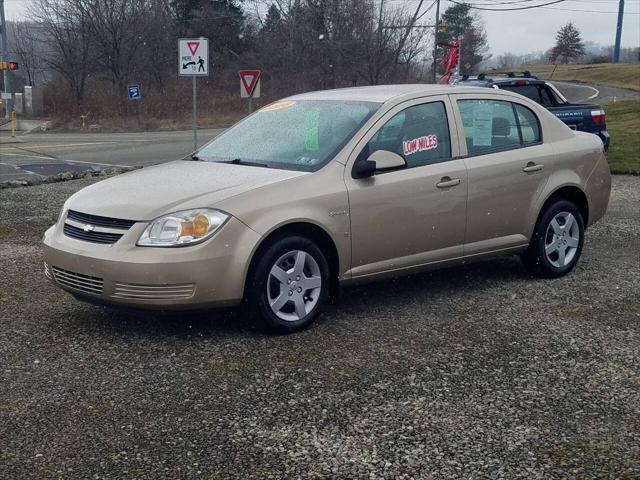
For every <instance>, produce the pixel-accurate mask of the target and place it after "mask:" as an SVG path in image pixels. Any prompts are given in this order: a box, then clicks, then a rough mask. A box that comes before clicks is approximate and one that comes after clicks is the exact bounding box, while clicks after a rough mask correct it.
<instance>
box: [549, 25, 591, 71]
mask: <svg viewBox="0 0 640 480" xmlns="http://www.w3.org/2000/svg"><path fill="white" fill-rule="evenodd" d="M582 55H584V43H583V41H582V38H581V36H580V30H578V29H577V28H576V27H575V25H574V24H573V23H572V22H569V23H567V24H566V25H565V26H564V27H562V28H561V29H560V30H558V33H557V34H556V46H555V47H553V50H552V51H551V61H552V62H555V61H556V60H557V59H558V58H560V60H561V62H562V63H569V60H575V59H576V58H578V57H581V56H582Z"/></svg>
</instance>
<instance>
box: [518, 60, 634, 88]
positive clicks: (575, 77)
mask: <svg viewBox="0 0 640 480" xmlns="http://www.w3.org/2000/svg"><path fill="white" fill-rule="evenodd" d="M554 66H555V65H523V66H521V67H518V68H514V69H511V70H515V71H524V70H529V71H530V72H531V73H533V74H536V75H538V76H539V77H540V78H542V79H548V78H549V75H551V72H553V68H554ZM552 79H555V80H568V81H573V82H583V83H589V84H593V85H604V86H609V87H619V88H627V89H630V90H635V91H640V64H638V63H598V64H594V65H558V68H556V70H555V72H554V73H553V77H552Z"/></svg>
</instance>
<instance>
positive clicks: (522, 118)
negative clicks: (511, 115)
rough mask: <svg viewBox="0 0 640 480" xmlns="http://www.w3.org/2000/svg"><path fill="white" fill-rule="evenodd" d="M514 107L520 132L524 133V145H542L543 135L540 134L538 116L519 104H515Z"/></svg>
mask: <svg viewBox="0 0 640 480" xmlns="http://www.w3.org/2000/svg"><path fill="white" fill-rule="evenodd" d="M514 106H515V109H516V113H517V114H518V123H519V125H520V131H521V132H522V143H523V144H524V145H525V146H526V145H532V144H535V143H540V142H541V141H542V135H541V134H540V122H539V121H538V117H536V114H535V113H533V112H532V111H531V110H529V109H528V108H527V107H524V106H522V105H518V104H517V103H514Z"/></svg>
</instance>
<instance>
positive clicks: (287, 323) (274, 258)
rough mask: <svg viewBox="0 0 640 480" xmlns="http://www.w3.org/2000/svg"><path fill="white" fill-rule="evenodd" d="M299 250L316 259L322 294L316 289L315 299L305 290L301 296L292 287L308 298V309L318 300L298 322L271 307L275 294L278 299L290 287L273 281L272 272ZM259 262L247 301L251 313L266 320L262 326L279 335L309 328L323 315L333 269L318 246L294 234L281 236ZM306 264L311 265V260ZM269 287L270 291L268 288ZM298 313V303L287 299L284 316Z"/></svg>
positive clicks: (293, 277)
mask: <svg viewBox="0 0 640 480" xmlns="http://www.w3.org/2000/svg"><path fill="white" fill-rule="evenodd" d="M296 251H301V252H304V253H305V254H306V255H309V256H310V257H311V258H312V259H313V261H314V262H315V265H313V266H314V267H317V269H318V270H319V272H316V275H315V276H316V277H317V276H318V275H317V273H319V276H320V279H321V286H320V287H319V293H318V291H316V290H314V291H316V294H315V297H317V298H312V297H311V294H312V293H313V291H311V290H308V291H303V292H302V293H297V291H295V290H297V289H296V288H295V283H294V284H293V286H292V287H293V289H294V293H295V295H298V296H303V298H304V299H305V300H304V301H305V306H308V303H312V302H313V301H314V300H315V305H313V306H312V307H309V308H311V309H310V311H309V312H307V313H306V314H305V315H304V316H303V317H302V318H298V319H296V320H293V319H283V318H281V317H280V316H278V315H277V314H276V313H274V311H273V310H272V308H271V306H270V301H269V295H270V294H272V295H273V296H274V297H275V296H278V295H277V290H278V289H282V288H283V287H284V288H289V286H285V284H281V283H279V282H277V281H275V279H274V278H270V272H271V269H272V268H273V267H274V265H275V264H276V262H278V261H279V260H280V259H281V258H282V257H283V256H286V255H288V254H290V253H291V252H296ZM288 260H289V258H286V259H285V260H283V261H288ZM256 261H257V263H256V264H255V267H254V268H252V272H251V278H250V279H249V283H248V291H247V302H248V307H249V310H250V311H252V312H253V313H254V314H256V315H257V316H259V318H260V319H261V320H262V325H263V326H264V327H266V329H267V330H269V331H273V332H278V333H292V332H297V331H299V330H302V329H304V328H306V327H308V326H309V325H310V324H311V323H312V322H313V321H314V320H315V319H316V317H317V316H318V315H319V314H320V312H321V311H322V308H323V307H324V305H325V303H326V302H327V299H328V297H329V288H330V285H329V282H330V274H329V271H330V270H329V264H328V263H327V260H326V258H325V255H324V253H323V252H322V250H321V249H320V248H319V247H318V246H317V245H316V243H315V242H313V241H312V240H310V239H308V238H306V237H303V236H299V235H291V236H286V237H280V238H277V239H275V240H273V241H272V242H270V244H269V245H267V247H266V248H265V249H264V250H263V251H262V252H261V253H260V257H259V258H257V260H256ZM306 261H307V262H308V263H310V260H306ZM281 265H282V264H281ZM305 268H307V267H305ZM306 271H309V270H306ZM291 275H292V278H291V280H292V281H293V282H295V281H296V280H295V276H294V275H295V274H293V273H292V274H291ZM305 275H306V273H305ZM268 282H269V284H268ZM268 285H269V289H270V290H269V289H268ZM301 285H302V284H301ZM298 288H302V287H298ZM280 293H282V294H288V293H289V292H285V291H284V290H280ZM305 295H307V296H305ZM287 310H292V312H291V313H289V312H287ZM295 310H296V306H295V302H293V301H292V300H287V303H286V304H285V306H284V307H283V311H280V312H279V313H280V314H281V315H288V314H291V315H292V316H298V315H297V312H296V311H295Z"/></svg>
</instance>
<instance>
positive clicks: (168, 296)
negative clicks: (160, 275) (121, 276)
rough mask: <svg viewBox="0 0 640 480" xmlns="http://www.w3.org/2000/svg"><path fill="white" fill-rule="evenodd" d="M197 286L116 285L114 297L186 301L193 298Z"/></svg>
mask: <svg viewBox="0 0 640 480" xmlns="http://www.w3.org/2000/svg"><path fill="white" fill-rule="evenodd" d="M194 292H195V285H193V284H183V285H136V284H131V283H116V284H115V286H114V293H113V296H114V297H116V298H129V299H139V300H145V299H146V300H184V299H188V298H191V297H193V294H194Z"/></svg>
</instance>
